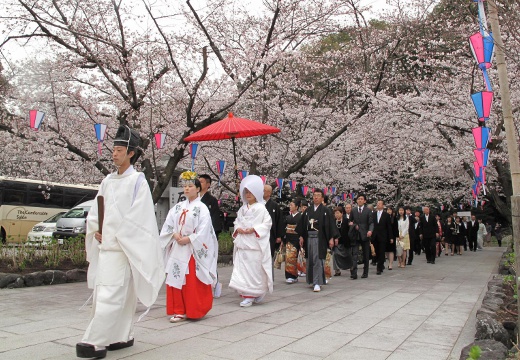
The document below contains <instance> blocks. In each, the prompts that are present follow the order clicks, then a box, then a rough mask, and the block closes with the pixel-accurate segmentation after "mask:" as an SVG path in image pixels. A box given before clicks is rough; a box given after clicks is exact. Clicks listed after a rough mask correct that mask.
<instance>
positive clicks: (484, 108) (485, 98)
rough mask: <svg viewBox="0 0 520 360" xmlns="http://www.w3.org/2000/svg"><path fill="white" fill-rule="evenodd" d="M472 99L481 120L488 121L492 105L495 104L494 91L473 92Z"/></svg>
mask: <svg viewBox="0 0 520 360" xmlns="http://www.w3.org/2000/svg"><path fill="white" fill-rule="evenodd" d="M471 100H472V101H473V106H474V107H475V111H476V113H477V117H478V120H479V121H488V120H489V114H490V113H491V105H492V104H493V92H492V91H481V92H478V93H475V94H471Z"/></svg>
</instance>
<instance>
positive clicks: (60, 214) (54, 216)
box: [42, 211, 65, 223]
mask: <svg viewBox="0 0 520 360" xmlns="http://www.w3.org/2000/svg"><path fill="white" fill-rule="evenodd" d="M63 214H65V211H62V212H59V213H57V214H56V215H53V216H51V217H50V218H48V219H47V220H45V221H42V222H44V223H55V222H58V220H59V219H60V218H61V217H62V216H63Z"/></svg>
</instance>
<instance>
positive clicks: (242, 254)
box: [229, 202, 273, 297]
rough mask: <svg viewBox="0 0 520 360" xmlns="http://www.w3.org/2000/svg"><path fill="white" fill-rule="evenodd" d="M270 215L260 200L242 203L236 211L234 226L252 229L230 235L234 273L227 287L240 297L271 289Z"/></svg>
mask: <svg viewBox="0 0 520 360" xmlns="http://www.w3.org/2000/svg"><path fill="white" fill-rule="evenodd" d="M271 224H272V220H271V216H270V215H269V212H268V211H267V210H266V208H265V205H264V204H263V203H259V202H256V203H254V204H253V205H247V204H244V205H243V206H242V207H241V208H240V209H239V210H238V213H237V218H236V220H235V229H237V228H242V229H247V228H253V229H254V230H255V233H252V234H237V233H236V232H235V234H233V237H234V238H235V240H234V241H233V243H234V244H235V246H234V249H233V273H232V274H231V281H230V282H229V287H230V288H232V289H235V290H237V291H238V293H239V294H240V295H242V296H248V297H259V296H262V295H264V294H266V293H267V292H268V291H269V292H270V293H272V292H273V272H272V271H273V270H272V268H273V265H272V259H271V248H270V245H269V234H270V231H271Z"/></svg>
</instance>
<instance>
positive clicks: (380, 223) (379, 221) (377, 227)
mask: <svg viewBox="0 0 520 360" xmlns="http://www.w3.org/2000/svg"><path fill="white" fill-rule="evenodd" d="M372 221H373V223H374V232H373V233H372V243H373V244H374V246H376V256H377V275H381V273H382V272H383V270H384V268H385V253H386V245H387V244H392V243H393V242H394V241H395V239H394V234H393V231H392V224H391V221H392V219H390V215H388V213H387V212H386V211H385V202H384V201H383V200H378V201H377V206H376V211H374V213H373V214H372Z"/></svg>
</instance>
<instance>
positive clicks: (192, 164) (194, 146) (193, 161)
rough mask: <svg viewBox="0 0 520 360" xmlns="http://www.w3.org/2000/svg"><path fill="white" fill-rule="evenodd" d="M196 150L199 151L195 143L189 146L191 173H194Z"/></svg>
mask: <svg viewBox="0 0 520 360" xmlns="http://www.w3.org/2000/svg"><path fill="white" fill-rule="evenodd" d="M198 149H199V144H197V143H191V144H190V156H191V171H195V158H196V157H197V150H198Z"/></svg>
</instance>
